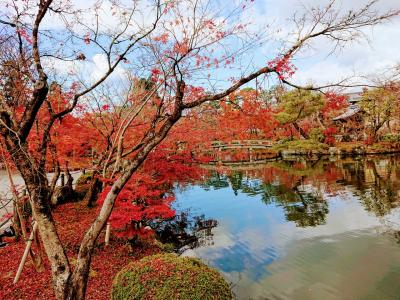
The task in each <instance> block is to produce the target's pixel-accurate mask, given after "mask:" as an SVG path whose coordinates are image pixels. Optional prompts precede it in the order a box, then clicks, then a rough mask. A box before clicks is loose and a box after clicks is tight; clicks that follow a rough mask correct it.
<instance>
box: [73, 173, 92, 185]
mask: <svg viewBox="0 0 400 300" xmlns="http://www.w3.org/2000/svg"><path fill="white" fill-rule="evenodd" d="M92 177H93V173H92V172H86V173H85V174H82V175H81V176H79V178H78V179H77V180H76V185H81V184H87V183H89V181H90V180H91V179H92Z"/></svg>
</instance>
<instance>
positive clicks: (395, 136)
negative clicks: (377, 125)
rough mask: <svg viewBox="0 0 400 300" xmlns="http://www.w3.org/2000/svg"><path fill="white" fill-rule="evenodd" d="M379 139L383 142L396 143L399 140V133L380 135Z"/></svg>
mask: <svg viewBox="0 0 400 300" xmlns="http://www.w3.org/2000/svg"><path fill="white" fill-rule="evenodd" d="M381 140H382V141H383V142H392V143H398V142H400V134H390V133H388V134H385V135H384V136H382V138H381Z"/></svg>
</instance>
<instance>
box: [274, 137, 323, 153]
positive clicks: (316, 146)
mask: <svg viewBox="0 0 400 300" xmlns="http://www.w3.org/2000/svg"><path fill="white" fill-rule="evenodd" d="M274 149H275V150H296V151H327V150H328V149H329V146H328V145H326V144H323V143H320V142H317V141H314V140H294V141H288V142H285V143H282V144H277V145H275V146H274Z"/></svg>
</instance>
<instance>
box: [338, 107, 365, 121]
mask: <svg viewBox="0 0 400 300" xmlns="http://www.w3.org/2000/svg"><path fill="white" fill-rule="evenodd" d="M360 111H361V108H360V107H359V106H358V105H356V104H353V105H350V106H349V108H348V109H347V111H345V112H344V113H342V114H341V115H339V116H337V117H335V118H333V121H339V120H345V119H348V118H351V117H352V116H354V115H356V114H357V113H359V112H360Z"/></svg>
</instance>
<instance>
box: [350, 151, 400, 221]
mask: <svg viewBox="0 0 400 300" xmlns="http://www.w3.org/2000/svg"><path fill="white" fill-rule="evenodd" d="M344 171H345V173H346V175H347V176H346V183H351V184H352V185H354V186H355V187H356V188H357V189H356V192H355V194H356V195H357V196H358V197H359V198H360V200H361V203H362V204H363V205H364V207H365V209H366V210H368V211H370V212H373V213H374V214H375V215H376V216H384V215H386V214H388V213H389V212H390V211H391V210H392V209H393V208H396V207H398V206H399V204H400V203H399V196H398V193H399V191H400V176H399V175H400V173H399V163H398V159H395V158H394V157H390V158H389V159H381V160H377V159H375V160H364V161H359V162H354V163H353V164H347V165H346V166H344Z"/></svg>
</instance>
